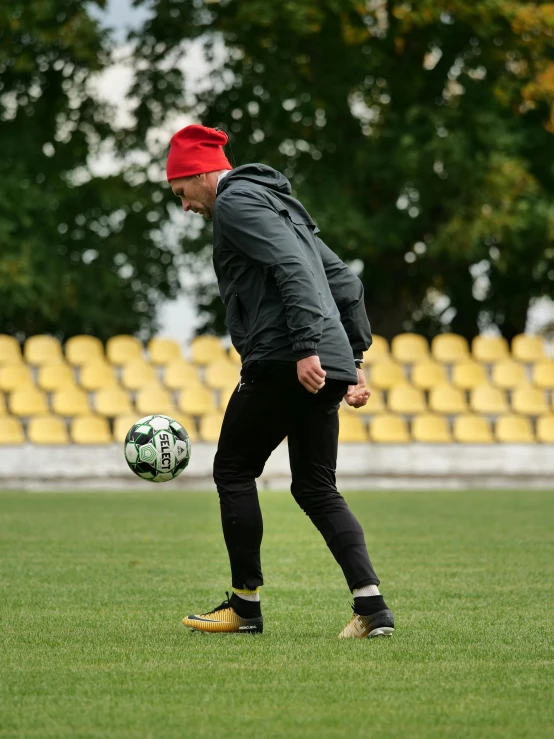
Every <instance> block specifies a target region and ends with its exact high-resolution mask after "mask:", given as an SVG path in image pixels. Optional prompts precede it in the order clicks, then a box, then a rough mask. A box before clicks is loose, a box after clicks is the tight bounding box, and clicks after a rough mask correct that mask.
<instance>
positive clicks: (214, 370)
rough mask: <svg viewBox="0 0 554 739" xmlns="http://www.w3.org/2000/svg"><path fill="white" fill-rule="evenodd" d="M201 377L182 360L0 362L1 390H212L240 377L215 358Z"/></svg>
mask: <svg viewBox="0 0 554 739" xmlns="http://www.w3.org/2000/svg"><path fill="white" fill-rule="evenodd" d="M202 374H203V380H202V379H201V378H200V375H199V372H198V368H197V367H195V366H194V365H192V364H191V363H190V362H185V361H184V360H183V359H177V360H174V361H172V362H171V363H170V364H168V365H166V366H165V367H164V369H163V370H160V369H157V368H156V367H154V366H153V365H151V364H148V362H146V361H145V360H144V359H135V360H133V361H132V362H129V364H126V365H124V366H123V367H121V368H120V369H115V368H114V367H112V366H111V365H110V364H108V363H107V362H103V361H102V362H94V363H92V364H86V365H83V366H82V367H80V369H78V370H76V369H74V368H73V367H71V366H70V365H68V364H65V363H62V362H60V363H59V364H45V365H42V366H41V367H39V368H38V369H37V370H35V371H33V370H32V369H31V368H30V367H29V366H28V365H26V364H23V363H20V364H5V365H0V391H4V392H10V391H12V390H16V389H19V388H23V387H26V386H30V385H33V384H34V382H35V377H36V383H37V385H38V386H39V387H40V388H42V389H43V390H46V391H48V392H53V391H55V390H59V389H61V388H64V387H67V386H71V385H75V384H79V385H81V386H82V387H83V388H84V389H85V390H89V391H94V390H99V389H101V388H107V387H115V386H117V385H119V384H120V383H121V385H123V387H124V388H126V389H127V390H133V391H135V390H140V389H143V388H145V387H149V386H152V385H155V386H160V384H162V383H163V385H164V386H165V387H166V388H167V389H168V390H181V389H183V388H190V387H195V386H199V385H200V386H205V385H207V386H208V387H210V388H211V389H213V390H222V389H227V388H230V387H235V386H236V384H237V382H238V381H239V377H240V368H239V367H238V366H237V365H235V364H233V363H232V362H231V361H229V360H228V359H222V360H216V361H215V362H212V363H211V364H209V365H208V366H207V367H206V368H204V370H203V373H202Z"/></svg>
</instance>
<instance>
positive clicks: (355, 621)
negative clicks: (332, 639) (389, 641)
mask: <svg viewBox="0 0 554 739" xmlns="http://www.w3.org/2000/svg"><path fill="white" fill-rule="evenodd" d="M393 631H394V616H393V615H392V613H391V611H389V609H388V608H387V609H385V610H384V611H378V612H377V613H374V614H373V615H372V616H360V615H359V614H358V613H353V614H352V618H351V619H350V621H349V622H348V623H347V624H346V626H345V627H344V629H343V630H342V631H341V632H340V634H339V639H365V638H366V637H367V638H369V639H373V638H374V637H376V636H392V633H393Z"/></svg>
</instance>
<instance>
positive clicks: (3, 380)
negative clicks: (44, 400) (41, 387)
mask: <svg viewBox="0 0 554 739" xmlns="http://www.w3.org/2000/svg"><path fill="white" fill-rule="evenodd" d="M24 387H34V383H33V375H32V373H31V370H30V369H29V368H28V367H27V366H26V365H24V364H6V365H3V366H2V367H0V391H2V390H3V391H4V392H6V393H10V392H12V391H13V390H19V388H24Z"/></svg>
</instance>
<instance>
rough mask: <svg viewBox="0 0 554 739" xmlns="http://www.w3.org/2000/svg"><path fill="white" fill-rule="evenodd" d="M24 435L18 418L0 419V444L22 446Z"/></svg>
mask: <svg viewBox="0 0 554 739" xmlns="http://www.w3.org/2000/svg"><path fill="white" fill-rule="evenodd" d="M24 441H25V434H24V433H23V426H22V425H21V421H20V420H19V418H10V417H9V416H7V417H6V418H0V444H23V443H24Z"/></svg>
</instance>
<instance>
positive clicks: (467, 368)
mask: <svg viewBox="0 0 554 739" xmlns="http://www.w3.org/2000/svg"><path fill="white" fill-rule="evenodd" d="M487 381H488V378H487V373H486V372H485V368H484V367H482V366H481V365H480V364H477V362H472V361H471V359H468V360H466V361H465V362H459V363H458V364H455V365H454V367H453V368H452V383H453V384H454V385H455V386H456V387H459V388H461V389H462V390H472V389H473V388H474V387H477V386H478V385H483V384H485V383H486V382H487Z"/></svg>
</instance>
